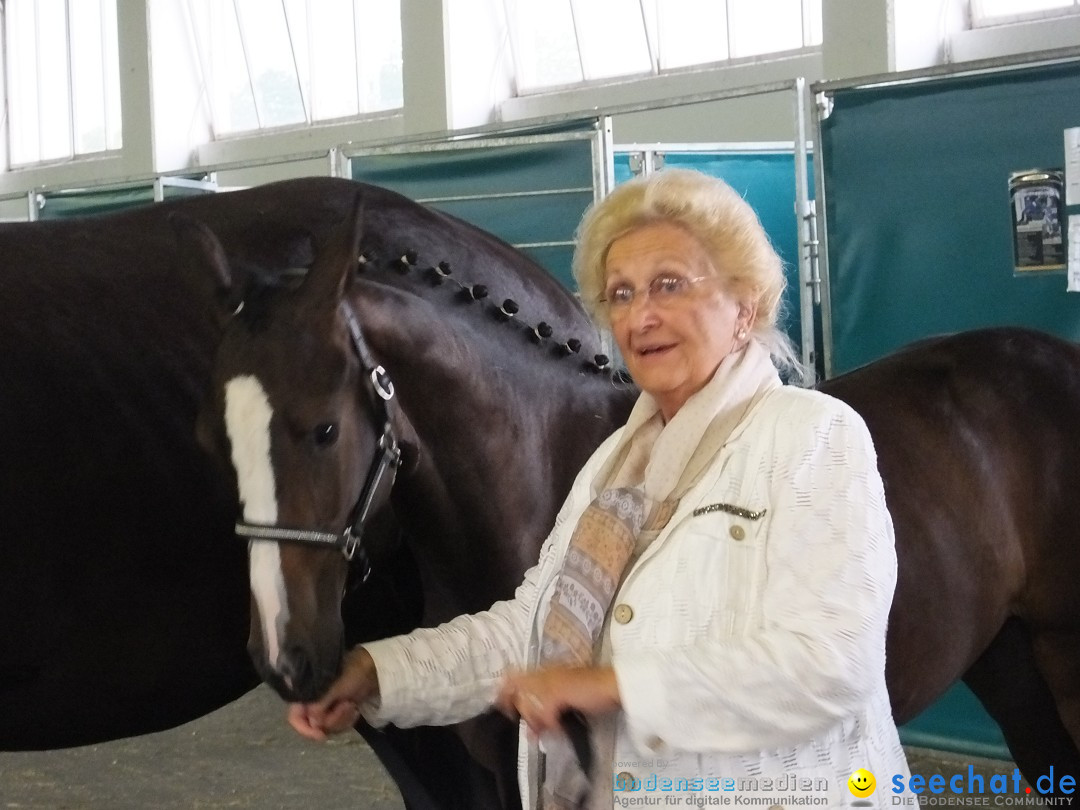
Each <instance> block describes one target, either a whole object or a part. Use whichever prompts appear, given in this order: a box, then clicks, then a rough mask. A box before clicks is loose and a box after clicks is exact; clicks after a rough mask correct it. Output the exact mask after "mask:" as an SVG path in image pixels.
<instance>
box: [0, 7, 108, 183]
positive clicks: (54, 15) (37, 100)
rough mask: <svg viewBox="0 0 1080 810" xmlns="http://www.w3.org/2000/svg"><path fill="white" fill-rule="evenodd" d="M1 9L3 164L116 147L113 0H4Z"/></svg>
mask: <svg viewBox="0 0 1080 810" xmlns="http://www.w3.org/2000/svg"><path fill="white" fill-rule="evenodd" d="M3 9H4V12H3V13H4V23H5V42H4V46H5V49H4V50H5V68H6V71H7V92H8V109H9V111H10V118H9V120H8V144H9V163H10V165H12V166H19V165H26V164H30V163H38V162H41V161H51V160H64V159H68V158H71V157H74V156H75V155H86V154H91V153H95V152H104V151H106V150H109V149H119V148H120V146H121V121H120V63H119V57H118V51H117V36H116V30H117V29H116V0H7V2H6V3H4V4H3ZM73 32H78V35H77V36H74V35H73Z"/></svg>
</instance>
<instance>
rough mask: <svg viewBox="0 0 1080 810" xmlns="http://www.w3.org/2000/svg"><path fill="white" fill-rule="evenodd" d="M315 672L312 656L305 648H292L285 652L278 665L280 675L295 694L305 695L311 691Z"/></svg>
mask: <svg viewBox="0 0 1080 810" xmlns="http://www.w3.org/2000/svg"><path fill="white" fill-rule="evenodd" d="M314 672H315V668H314V665H313V664H312V661H311V656H310V655H309V654H308V652H307V650H305V649H304V648H303V647H299V646H296V647H291V648H289V649H288V650H286V651H285V654H284V655H283V656H282V657H281V662H280V664H279V665H278V673H279V674H280V675H281V677H282V678H283V679H284V681H285V683H286V684H287V685H288V686H289V688H290V689H291V690H292V691H293V692H297V693H300V694H303V693H305V692H307V691H308V690H310V688H311V682H312V678H313V675H314Z"/></svg>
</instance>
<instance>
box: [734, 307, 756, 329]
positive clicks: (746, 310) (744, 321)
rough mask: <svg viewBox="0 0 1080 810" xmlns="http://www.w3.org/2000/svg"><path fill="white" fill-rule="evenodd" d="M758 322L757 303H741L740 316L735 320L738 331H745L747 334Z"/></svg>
mask: <svg viewBox="0 0 1080 810" xmlns="http://www.w3.org/2000/svg"><path fill="white" fill-rule="evenodd" d="M756 320H757V302H756V301H740V302H739V314H738V315H737V316H736V318H735V326H736V329H745V330H746V331H747V332H749V331H751V330H752V329H753V328H754V321H756Z"/></svg>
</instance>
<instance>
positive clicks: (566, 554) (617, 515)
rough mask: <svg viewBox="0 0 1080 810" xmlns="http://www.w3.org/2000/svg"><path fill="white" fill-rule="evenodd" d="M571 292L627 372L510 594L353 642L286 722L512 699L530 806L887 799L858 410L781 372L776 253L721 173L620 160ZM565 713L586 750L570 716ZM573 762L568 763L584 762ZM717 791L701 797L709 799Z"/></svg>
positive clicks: (874, 543)
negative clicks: (612, 429) (333, 674)
mask: <svg viewBox="0 0 1080 810" xmlns="http://www.w3.org/2000/svg"><path fill="white" fill-rule="evenodd" d="M575 274H576V276H577V280H578V283H579V285H580V288H581V294H582V299H583V301H584V302H585V304H586V306H588V307H589V308H590V310H591V312H592V314H593V316H594V317H595V318H596V319H597V320H598V321H599V322H600V323H602V324H604V325H605V326H608V327H610V329H611V330H612V333H613V334H614V337H615V341H616V342H617V344H618V346H619V349H620V350H621V353H622V356H623V359H624V361H625V363H626V366H627V369H628V370H629V372H630V375H631V376H632V377H633V379H634V381H635V382H636V383H637V384H638V386H640V388H641V390H642V393H641V397H640V399H639V400H638V402H637V404H636V406H635V408H634V410H633V412H632V413H631V415H630V418H629V420H628V421H627V423H626V425H625V426H624V427H623V428H622V429H620V430H618V431H617V432H616V433H615V434H614V435H612V436H611V437H610V438H609V439H608V440H607V441H606V442H605V443H604V444H603V445H601V447H600V448H599V449H598V450H597V451H596V452H595V453H594V454H593V456H592V458H591V459H590V460H589V462H588V463H587V464H586V465H585V467H584V469H582V471H581V472H580V474H579V475H578V477H577V480H576V481H575V483H574V486H573V489H572V490H571V492H570V495H569V496H568V497H567V499H566V502H565V504H564V505H563V508H562V510H561V511H560V513H559V516H558V518H557V519H556V522H555V526H554V527H553V529H552V530H551V534H550V536H549V537H548V539H547V542H546V543H545V545H544V547H543V550H542V552H541V556H540V561H539V562H538V564H537V565H536V566H535V567H534V568H532V569H530V570H529V572H528V573H527V574H526V576H525V580H524V582H523V583H522V584H521V586H520V587H519V588H518V589H517V592H516V594H515V596H514V598H513V599H511V600H509V601H506V602H500V603H498V604H496V605H494V606H493V607H492V608H491V609H490V610H488V611H486V612H484V613H480V614H476V615H472V616H462V617H459V618H458V619H455V620H454V621H452V622H449V623H448V624H445V625H443V626H441V627H437V628H433V629H424V630H417V631H415V632H413V633H410V634H409V635H407V636H402V637H398V638H393V639H388V640H384V641H379V642H375V643H370V644H365V645H364V646H363V647H362V648H357V649H356V650H353V651H352V652H351V653H350V655H349V657H348V658H347V661H346V665H345V670H344V673H343V674H342V676H341V677H340V679H339V680H338V681H337V682H336V683H335V684H334V685H333V687H331V689H330V691H329V693H328V694H327V695H326V696H325V697H324V698H323V699H322V700H321V701H319V702H318V703H314V704H308V705H294V706H292V707H291V708H290V714H289V720H290V722H291V723H292V725H293V727H294V728H295V729H296V730H297V731H298V732H299V733H301V734H303V735H305V736H307V737H311V738H314V739H322V738H324V737H325V735H326V734H327V733H333V732H337V731H341V730H343V729H344V728H347V727H348V726H351V725H352V724H353V723H354V722H355V720H356V717H357V713H358V708H359V709H362V710H363V712H364V714H365V716H367V718H368V719H369V720H370V721H372V722H374V723H387V722H393V723H397V724H398V725H419V724H438V723H450V722H456V721H459V720H462V719H465V718H466V717H468V716H470V715H473V714H476V713H479V712H480V711H483V710H484V709H486V708H488V707H490V706H491V705H494V706H496V707H497V708H499V709H500V710H502V711H503V712H505V713H506V714H508V715H510V716H512V717H517V718H520V719H521V727H522V732H523V733H522V752H523V755H522V756H521V757H520V761H521V768H520V786H521V793H522V801H523V803H524V806H525V807H526V808H537V807H542V808H544V810H551V809H552V808H609V807H611V806H612V805H613V802H614V800H615V797H626V798H630V797H632V796H634V795H635V794H637V795H639V796H640V795H642V794H643V793H645V792H648V793H649V794H650V795H652V796H657V797H658V796H660V795H664V796H665V798H664V799H663V802H664V803H665V804H667V805H671V806H687V807H689V806H697V805H700V804H701V803H702V798H703V797H707V796H713V797H719V796H727V797H731V798H734V797H735V796H748V795H751V794H752V795H754V796H755V797H758V799H759V800H760V799H762V798H765V799H772V800H773V802H774V803H775V804H780V805H783V804H786V803H788V802H789V801H791V797H792V796H801V797H807V798H811V799H812V802H811V803H814V804H817V806H822V805H823V804H827V805H828V806H836V807H840V806H845V807H846V806H849V805H850V804H851V803H852V802H853V801H858V802H859V803H860V804H861V805H863V806H882V807H884V806H886V805H887V803H888V802H887V798H886V795H885V794H886V793H887V791H886V790H885V789H882V790H880V791H874V789H873V784H872V782H870V783H869V784H868V782H869V780H867V779H866V778H865V775H864V774H860V777H858V778H852V775H853V774H854V773H856V772H860V771H862V770H863V769H865V770H866V771H869V772H870V774H873V775H874V776H875V777H876V779H877V780H878V781H879V782H881V783H882V784H888V782H889V780H890V779H891V778H892V776H893V775H895V774H903V775H905V776H906V774H907V765H906V762H905V760H904V754H903V751H902V749H901V747H900V743H899V740H898V737H897V733H896V727H895V725H894V724H893V721H892V715H891V712H890V707H889V698H888V694H887V693H886V688H885V628H886V621H887V617H888V613H889V606H890V604H891V601H892V594H893V587H894V585H895V580H896V557H895V551H894V548H893V532H892V523H891V520H890V518H889V513H888V511H887V509H886V506H885V498H884V494H883V491H882V484H881V479H880V477H879V475H878V471H877V467H876V457H875V453H874V448H873V445H872V444H871V440H870V436H869V434H868V433H867V430H866V427H865V425H864V424H863V422H862V420H861V419H860V418H859V416H858V415H857V414H856V413H854V412H853V411H852V410H851V409H850V408H848V407H847V406H846V405H844V404H843V403H841V402H839V401H837V400H834V399H832V398H830V397H828V396H825V395H823V394H821V393H818V392H815V391H809V390H805V389H803V388H799V387H794V386H786V385H783V384H782V383H781V380H780V376H779V374H778V371H777V365H776V364H777V363H779V364H780V365H781V366H782V367H786V368H787V370H788V371H793V372H796V373H797V372H798V371H799V369H798V366H797V363H796V362H795V360H794V355H793V353H792V350H791V346H790V344H789V342H788V341H787V339H786V338H785V336H784V335H783V333H782V332H780V331H779V329H778V328H777V325H776V323H777V314H778V313H777V310H778V306H779V302H780V297H781V293H782V291H783V287H784V276H783V269H782V263H781V260H780V258H779V257H778V256H777V254H776V252H775V250H774V249H773V248H772V246H771V244H770V243H769V239H768V237H767V236H766V235H765V233H764V231H763V230H762V228H761V225H760V223H759V221H758V219H757V217H756V215H755V214H754V212H753V211H752V210H751V208H750V207H749V206H748V205H747V204H746V202H745V201H743V199H742V198H741V197H740V196H739V195H738V194H737V193H735V192H734V191H733V190H732V189H731V188H730V187H728V186H727V185H726V184H724V183H723V182H722V181H719V180H716V179H713V178H709V177H706V176H704V175H701V174H698V173H695V172H689V171H682V170H668V171H664V172H661V173H658V174H655V175H653V176H651V177H649V178H647V179H639V180H633V181H630V182H628V183H626V184H624V185H622V186H620V187H619V188H617V189H616V190H615V191H614V192H613V193H612V194H611V195H610V196H608V197H607V198H606V199H604V200H603V201H601V202H599V203H598V204H596V205H595V206H594V207H593V208H592V209H591V210H590V211H589V212H588V213H587V214H586V216H585V219H584V221H583V222H582V225H581V229H580V233H579V240H578V249H577V253H576V256H575ZM568 716H570V717H573V718H577V719H579V720H580V719H584V720H585V721H586V725H587V728H588V746H587V747H588V751H587V752H586V751H582V750H580V749H581V746H580V745H579V746H578V747H577V748H575V746H573V745H571V743H570V741H569V740H568V738H567V736H566V734H565V733H564V732H565V727H566V726H565V723H566V718H567V717H568ZM585 768H587V769H589V770H590V771H591V772H590V773H586V772H585V771H584V770H583V769H585ZM716 801H719V799H716Z"/></svg>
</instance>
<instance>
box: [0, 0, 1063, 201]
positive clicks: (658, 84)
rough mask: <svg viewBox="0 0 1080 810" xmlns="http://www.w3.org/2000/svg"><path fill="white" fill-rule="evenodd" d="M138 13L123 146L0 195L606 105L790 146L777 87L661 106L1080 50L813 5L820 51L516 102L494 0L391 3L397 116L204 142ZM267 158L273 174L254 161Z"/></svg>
mask: <svg viewBox="0 0 1080 810" xmlns="http://www.w3.org/2000/svg"><path fill="white" fill-rule="evenodd" d="M150 5H151V8H152V9H153V13H152V14H150V13H148V11H147V3H146V2H145V1H144V0H118V19H119V25H120V31H119V34H120V52H121V85H122V87H121V91H122V109H123V116H124V148H123V149H122V150H121V151H120V152H118V153H116V154H108V155H104V156H98V157H95V158H90V159H77V160H72V161H68V162H65V163H63V164H60V165H52V166H45V167H35V168H32V169H23V170H19V171H12V172H7V173H6V174H0V194H14V193H19V192H24V191H26V190H30V189H35V188H41V187H44V186H48V187H53V188H55V187H60V188H64V187H76V186H79V185H82V184H88V183H95V182H97V183H100V182H118V181H124V180H127V179H129V178H133V177H150V176H152V175H154V174H159V173H170V172H178V171H180V170H183V169H195V170H197V169H199V168H201V167H207V166H210V167H217V166H220V165H222V164H236V163H249V162H255V163H258V164H260V165H258V166H255V167H253V168H250V169H247V170H243V171H240V170H230V171H227V172H223V173H222V176H221V178H219V179H221V182H222V183H223V184H238V185H251V184H254V183H257V182H264V181H266V180H270V179H278V178H280V177H286V176H297V175H301V174H312V173H316V174H326V173H328V172H329V160H328V159H327V158H326V155H327V153H328V151H329V150H330V149H331V148H332V147H334V146H337V145H341V144H347V143H348V144H352V145H356V146H363V145H373V144H377V143H378V144H382V143H387V142H395V141H399V140H401V139H404V138H417V137H421V136H425V135H432V134H440V133H441V134H444V135H445V134H446V133H448V132H449V133H452V132H453V131H455V130H461V129H468V128H474V127H478V126H494V125H496V122H501V123H503V124H507V125H509V124H513V123H520V122H523V121H529V120H533V119H535V118H537V117H545V116H556V117H565V118H569V117H583V116H590V115H593V114H597V113H602V112H604V110H605V109H608V108H611V107H612V106H613V105H619V106H623V107H625V106H627V105H630V106H633V105H642V106H659V107H662V109H659V110H656V111H651V112H649V111H642V112H634V113H633V114H626V115H619V116H617V117H616V118H615V119H614V138H615V142H616V143H629V142H639V143H655V142H676V143H688V142H709V143H717V142H745V141H754V142H760V141H790V140H792V138H793V122H794V113H793V102H792V96H791V94H790V93H787V92H785V93H766V94H763V95H755V96H752V97H749V98H739V99H736V100H728V101H722V102H716V101H714V102H710V103H707V104H701V103H698V104H686V105H681V106H675V107H672V106H670V105H671V100H672V99H686V100H692V99H696V98H699V97H700V96H702V95H707V94H718V93H733V92H739V91H740V88H747V87H753V88H759V87H762V86H768V85H770V84H772V83H775V82H788V81H790V80H792V79H794V78H796V77H803V78H805V79H806V80H807V82H808V83H813V82H816V81H821V80H832V79H845V78H856V77H860V76H870V75H876V74H881V73H887V72H892V71H897V70H910V69H915V68H921V67H928V66H932V65H937V64H942V63H943V62H946V61H948V60H950V59H952V60H953V61H956V60H957V59H974V58H986V57H988V56H994V55H999V54H1011V53H1017V52H1027V51H1036V50H1039V49H1042V48H1047V47H1057V46H1062V47H1063V46H1067V45H1071V44H1074V43H1077V42H1080V19H1076V18H1072V19H1068V20H1054V21H1050V22H1045V21H1044V22H1043V23H1029V24H1024V25H1013V26H1007V27H1004V28H1000V29H984V30H981V31H970V32H964V31H962V30H961V29H962V28H963V27H964V14H965V8H966V3H965V0H823V33H824V39H825V43H824V45H823V47H822V48H821V49H820V51H817V50H814V51H811V52H806V53H800V54H795V55H789V56H787V57H784V58H780V59H775V58H774V59H752V60H744V61H742V62H741V63H739V64H732V65H725V66H720V67H716V66H714V67H710V68H697V69H688V70H683V71H679V72H677V73H673V74H670V75H664V76H661V77H648V78H638V79H632V80H625V79H624V80H617V81H611V82H607V83H605V84H603V85H600V86H593V87H587V88H579V89H574V90H569V91H563V92H557V93H555V92H553V93H540V94H535V95H531V96H528V97H525V98H514V97H512V95H511V93H512V75H511V64H512V63H511V42H510V37H509V35H508V32H507V30H506V23H505V20H504V19H503V14H502V8H503V3H502V0H402V3H401V5H402V50H403V56H404V69H403V81H404V99H405V109H404V111H398V112H393V113H386V114H380V115H375V116H368V117H364V118H361V119H357V120H355V121H349V122H344V123H342V122H338V123H334V124H324V125H319V126H314V127H309V128H305V129H301V130H296V131H278V132H273V133H269V134H262V135H250V136H244V137H233V138H229V139H226V140H221V141H215V142H210V143H206V142H205V141H206V139H207V138H208V137H209V119H208V114H207V109H206V105H205V99H204V93H203V88H201V87H200V86H199V85H198V79H197V77H198V71H197V70H196V69H195V65H196V60H197V55H196V53H195V51H194V48H193V45H192V41H191V37H190V32H189V31H188V30H187V24H186V20H184V19H181V18H183V17H184V16H185V15H183V14H180V15H178V16H177V17H175V18H171V17H169V16H168V13H169V12H168V11H167V8H171V7H172V6H173V4H172V3H165V2H163V0H150ZM159 5H160V8H159ZM162 9H166V10H165V11H162ZM943 43H944V44H943ZM150 54H152V55H153V70H155V71H169V72H170V73H172V74H174V75H175V73H176V72H183V73H185V74H186V75H190V76H191V77H192V81H191V82H190V84H189V86H187V87H181V88H178V89H177V90H175V91H171V92H170V94H169V96H168V97H162V98H157V99H154V100H153V103H152V102H151V94H150V91H149V87H150V69H151V68H150V60H149V58H148V57H149V55H150ZM279 158H281V159H282V160H281V163H280V165H277V166H269V165H266V164H267V163H268V162H269V161H276V160H278V159H279ZM16 207H21V203H19V204H17V206H16ZM4 211H6V208H4V209H0V212H4Z"/></svg>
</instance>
